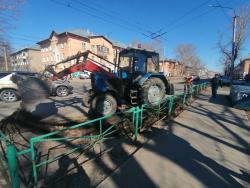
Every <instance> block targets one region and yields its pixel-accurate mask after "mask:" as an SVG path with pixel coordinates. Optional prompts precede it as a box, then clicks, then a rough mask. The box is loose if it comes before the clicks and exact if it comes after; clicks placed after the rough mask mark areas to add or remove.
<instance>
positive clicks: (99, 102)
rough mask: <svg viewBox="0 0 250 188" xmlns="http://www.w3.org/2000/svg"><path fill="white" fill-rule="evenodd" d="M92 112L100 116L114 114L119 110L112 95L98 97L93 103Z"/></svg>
mask: <svg viewBox="0 0 250 188" xmlns="http://www.w3.org/2000/svg"><path fill="white" fill-rule="evenodd" d="M91 110H92V111H93V112H95V113H98V115H108V114H113V113H115V112H116V110H117V102H116V99H115V98H114V97H113V96H112V95H111V94H99V95H96V96H95V97H94V98H93V100H92V101H91Z"/></svg>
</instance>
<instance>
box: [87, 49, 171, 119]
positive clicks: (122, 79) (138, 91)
mask: <svg viewBox="0 0 250 188" xmlns="http://www.w3.org/2000/svg"><path fill="white" fill-rule="evenodd" d="M91 84H92V91H91V93H92V97H91V99H90V109H91V111H92V112H95V113H97V114H99V115H107V114H112V113H115V112H116V111H117V110H119V109H122V108H124V107H126V106H127V107H131V106H136V105H142V104H145V103H146V104H147V105H148V106H150V107H154V106H156V105H158V104H159V102H160V101H162V100H163V99H164V98H165V97H166V95H172V94H173V93H174V89H173V85H172V84H170V82H169V81H168V80H167V79H166V77H165V76H164V74H162V73H159V54H158V53H156V52H152V51H147V50H143V49H134V48H129V49H125V50H122V51H121V52H120V53H119V60H118V63H117V64H116V66H115V72H114V73H113V74H112V76H110V75H107V74H103V73H101V72H98V73H93V74H92V76H91Z"/></svg>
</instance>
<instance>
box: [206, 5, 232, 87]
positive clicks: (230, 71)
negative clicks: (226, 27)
mask: <svg viewBox="0 0 250 188" xmlns="http://www.w3.org/2000/svg"><path fill="white" fill-rule="evenodd" d="M217 3H218V5H209V6H210V7H215V8H221V9H230V10H233V12H234V16H233V37H232V56H231V65H230V67H229V75H230V78H231V83H232V82H233V76H234V61H235V55H236V48H235V47H236V28H237V16H236V13H235V9H233V8H232V7H226V6H222V5H221V4H220V3H219V2H218V1H217Z"/></svg>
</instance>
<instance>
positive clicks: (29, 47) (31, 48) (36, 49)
mask: <svg viewBox="0 0 250 188" xmlns="http://www.w3.org/2000/svg"><path fill="white" fill-rule="evenodd" d="M25 50H35V51H40V50H41V48H40V46H39V45H37V44H35V45H32V46H27V47H23V48H20V49H18V50H16V51H14V52H13V53H11V54H10V55H15V54H18V53H21V52H22V51H25Z"/></svg>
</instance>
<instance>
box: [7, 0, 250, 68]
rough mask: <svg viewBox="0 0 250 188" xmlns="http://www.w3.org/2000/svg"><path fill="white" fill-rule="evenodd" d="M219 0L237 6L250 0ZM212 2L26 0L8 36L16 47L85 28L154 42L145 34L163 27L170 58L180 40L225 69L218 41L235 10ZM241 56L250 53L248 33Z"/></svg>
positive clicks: (122, 38) (213, 65) (124, 39)
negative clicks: (220, 60) (218, 7)
mask: <svg viewBox="0 0 250 188" xmlns="http://www.w3.org/2000/svg"><path fill="white" fill-rule="evenodd" d="M79 2H80V3H79ZM219 2H220V3H221V4H223V5H225V6H230V7H234V8H237V7H239V6H241V5H242V4H244V3H247V2H248V0H219ZM61 3H62V4H65V5H66V6H64V5H61ZM209 4H210V5H215V4H216V0H207V1H206V0H192V1H188V0H175V1H173V0H155V1H149V0H137V1H136V0H126V1H125V0H123V1H122V0H95V1H88V0H26V2H25V3H24V4H23V5H22V6H21V7H20V15H19V17H18V20H17V21H16V22H15V23H14V24H15V29H12V30H10V31H9V32H8V35H9V37H10V42H11V43H12V45H13V47H14V48H16V49H17V48H21V47H23V46H26V45H30V44H34V43H36V42H37V41H39V40H43V39H45V38H48V36H49V34H50V33H51V31H52V30H55V31H67V30H72V29H77V28H85V29H89V30H90V31H92V32H94V33H96V34H102V35H107V36H109V37H110V38H111V39H113V40H116V41H120V42H123V43H125V44H129V43H130V42H131V41H133V40H140V41H142V42H150V40H151V39H149V38H148V37H146V36H144V35H143V34H146V35H149V34H150V32H156V31H159V30H162V32H167V33H166V34H165V35H164V36H163V37H164V39H163V41H164V49H165V56H166V57H167V58H175V54H174V48H175V47H176V46H177V45H179V44H183V43H189V44H193V45H194V46H195V47H196V49H197V53H198V55H199V56H200V57H201V59H202V61H203V63H204V64H205V65H206V66H207V67H208V68H209V69H210V70H215V71H220V70H222V67H221V66H220V63H219V52H218V49H217V44H216V43H217V42H218V39H219V33H223V34H224V36H225V37H230V36H231V28H230V20H231V16H232V11H230V10H227V9H225V10H224V12H223V11H222V10H221V9H217V8H211V7H209V6H208V5H209ZM67 5H68V6H69V7H68V6H67ZM199 5H200V6H199ZM70 7H71V8H70ZM93 7H94V8H93ZM195 7H197V8H195ZM100 9H101V10H100ZM242 56H243V57H249V56H250V39H249V37H248V39H247V41H246V45H244V49H243V51H242Z"/></svg>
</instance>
